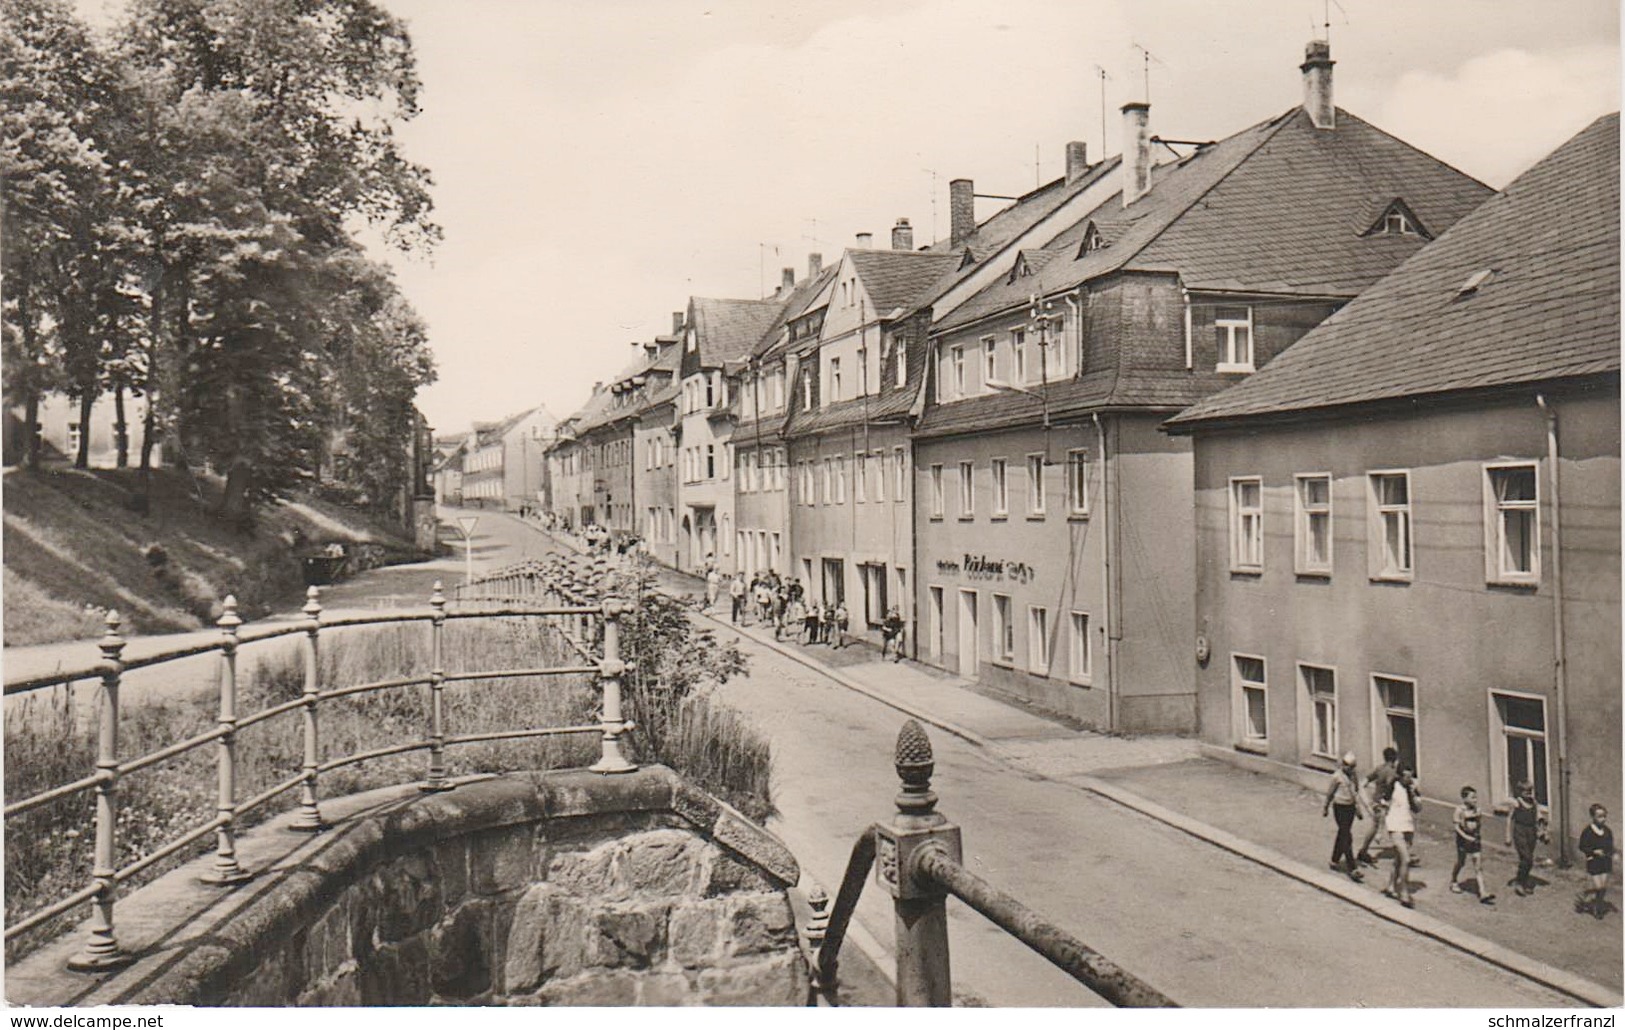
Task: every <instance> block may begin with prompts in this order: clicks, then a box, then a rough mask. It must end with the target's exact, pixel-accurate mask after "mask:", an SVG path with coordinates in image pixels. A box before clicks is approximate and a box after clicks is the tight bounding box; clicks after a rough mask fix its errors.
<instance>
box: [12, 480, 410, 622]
mask: <svg viewBox="0 0 1625 1030" xmlns="http://www.w3.org/2000/svg"><path fill="white" fill-rule="evenodd" d="M135 485H136V473H135V472H133V471H130V470H122V471H117V472H114V471H106V470H98V471H91V472H81V471H75V470H72V469H47V470H44V471H41V472H38V473H30V472H24V471H19V470H12V471H8V472H7V473H6V475H5V478H4V480H3V485H0V501H3V508H0V511H3V515H4V539H3V543H4V554H3V557H4V570H5V582H4V588H5V596H4V616H5V618H4V623H5V643H6V644H7V645H8V646H9V645H22V644H39V643H49V642H52V641H57V640H78V639H86V638H89V637H94V636H96V635H98V634H99V633H100V632H101V630H102V620H103V617H104V616H105V614H106V611H107V609H109V608H116V609H118V612H119V614H120V616H122V618H123V620H124V626H125V631H126V632H132V633H161V632H167V631H173V630H187V629H197V628H198V627H200V626H203V625H205V624H207V623H211V622H212V621H213V620H214V619H215V618H216V617H218V616H219V614H220V601H221V599H222V598H224V597H225V596H226V595H227V594H235V595H236V597H237V601H238V603H239V606H240V609H241V611H242V614H243V617H244V618H245V619H246V618H252V617H255V616H260V615H264V614H267V613H268V612H270V611H271V610H272V609H273V608H278V607H283V606H286V605H289V604H297V601H298V598H299V596H300V594H301V592H302V591H303V589H304V581H303V577H302V573H301V568H300V562H299V554H301V553H303V552H306V551H308V550H311V549H313V548H317V547H320V546H322V545H325V544H327V543H329V542H342V543H345V544H347V545H352V552H353V553H354V552H355V550H356V548H354V547H353V545H355V544H367V545H370V546H367V547H365V548H362V549H361V550H364V551H365V552H367V554H368V555H369V556H370V557H371V559H372V560H373V561H374V562H375V563H377V562H398V561H407V560H413V559H415V558H417V557H420V555H419V554H418V553H417V552H415V551H414V549H413V546H412V544H411V542H410V541H408V540H406V539H405V538H403V537H402V536H400V535H399V534H398V533H395V532H392V531H391V530H389V529H387V528H385V527H381V526H379V525H377V524H376V523H374V522H371V521H369V520H368V519H367V518H366V517H365V516H363V515H361V514H358V513H355V512H350V511H346V510H344V509H342V508H338V507H336V506H333V505H330V504H324V503H321V502H318V501H314V500H301V501H300V502H298V503H283V504H277V505H272V506H268V507H266V508H264V509H262V510H261V512H260V513H259V516H258V518H257V520H256V525H255V526H254V528H253V529H252V530H251V531H243V530H239V529H236V528H234V527H232V526H229V525H227V524H225V523H223V522H220V521H218V520H216V519H215V518H214V517H212V516H211V515H210V514H209V509H210V506H211V505H212V503H213V502H214V501H215V499H216V497H217V496H218V489H219V485H218V483H217V482H215V481H211V480H209V479H208V478H207V477H203V476H197V477H192V476H188V475H187V474H186V473H184V472H180V471H177V470H172V469H164V470H158V471H154V472H153V473H152V484H151V490H150V500H149V503H148V505H147V509H146V511H145V512H144V513H143V512H140V511H138V510H137V508H138V505H136V503H135V493H134V488H135Z"/></svg>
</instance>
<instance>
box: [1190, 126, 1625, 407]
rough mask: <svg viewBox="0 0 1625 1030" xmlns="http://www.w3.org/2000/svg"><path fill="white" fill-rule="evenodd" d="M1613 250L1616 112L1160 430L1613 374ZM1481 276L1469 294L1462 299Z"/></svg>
mask: <svg viewBox="0 0 1625 1030" xmlns="http://www.w3.org/2000/svg"><path fill="white" fill-rule="evenodd" d="M1339 128H1341V122H1340V123H1339ZM1409 199H1410V198H1409V197H1407V200H1409ZM1418 215H1419V216H1420V217H1422V218H1423V219H1424V220H1426V219H1428V217H1429V216H1428V215H1427V214H1424V213H1422V212H1421V211H1418ZM1430 224H1431V223H1430ZM1619 246H1620V237H1619V115H1618V114H1617V113H1616V114H1612V115H1608V116H1606V117H1603V118H1600V119H1598V120H1597V121H1595V122H1593V123H1592V124H1591V125H1590V126H1589V127H1588V128H1586V129H1585V130H1584V131H1582V132H1581V133H1580V134H1579V135H1577V136H1575V137H1574V138H1573V139H1571V140H1569V141H1568V142H1567V143H1565V144H1563V146H1561V147H1559V148H1558V149H1557V150H1556V151H1554V152H1553V153H1552V154H1550V155H1549V156H1547V157H1546V158H1545V159H1544V160H1542V161H1541V162H1540V163H1539V164H1537V165H1535V166H1534V167H1533V168H1531V169H1530V170H1529V171H1527V172H1525V173H1524V174H1523V175H1521V176H1519V177H1518V179H1517V180H1516V181H1515V182H1513V183H1512V184H1511V185H1510V186H1508V187H1507V188H1506V189H1505V190H1504V191H1503V192H1502V193H1500V194H1497V195H1496V196H1494V197H1492V198H1491V199H1490V200H1488V201H1486V202H1485V203H1484V204H1482V205H1481V206H1480V207H1478V208H1477V209H1476V210H1475V211H1473V212H1472V213H1471V214H1469V215H1467V216H1466V217H1465V218H1463V219H1462V220H1461V221H1460V222H1458V223H1457V224H1456V225H1455V226H1453V227H1452V228H1450V229H1449V230H1448V231H1446V232H1444V233H1443V234H1442V235H1441V236H1440V237H1439V238H1438V239H1437V240H1436V241H1435V242H1434V243H1432V244H1431V245H1430V246H1428V247H1427V248H1426V249H1424V250H1422V251H1421V252H1419V253H1418V254H1416V255H1415V256H1413V257H1412V258H1411V259H1410V260H1408V261H1406V262H1405V263H1404V264H1403V265H1401V266H1400V267H1399V268H1398V269H1396V270H1395V271H1394V272H1393V274H1391V275H1389V276H1388V277H1387V278H1385V279H1383V280H1382V281H1381V282H1379V283H1377V284H1376V285H1375V286H1373V287H1371V289H1369V290H1367V291H1366V292H1365V293H1363V294H1362V295H1361V296H1360V297H1358V298H1357V299H1355V300H1354V301H1352V302H1351V303H1349V304H1348V305H1347V306H1346V307H1344V308H1343V309H1342V310H1341V311H1339V312H1338V313H1337V314H1335V315H1333V316H1332V317H1331V318H1329V319H1327V320H1326V321H1325V322H1324V323H1322V324H1321V325H1320V326H1319V327H1318V328H1317V329H1315V330H1314V331H1312V332H1310V333H1309V334H1308V335H1307V336H1305V337H1304V338H1303V339H1302V340H1299V341H1298V342H1297V343H1296V344H1294V345H1293V346H1291V347H1289V348H1288V349H1287V350H1286V351H1284V352H1283V353H1282V354H1281V355H1280V356H1279V357H1277V358H1276V359H1275V360H1274V361H1272V362H1270V363H1269V365H1268V366H1266V367H1265V368H1264V369H1262V370H1261V371H1259V372H1258V373H1257V374H1256V375H1253V376H1251V377H1250V378H1248V379H1247V380H1246V381H1244V382H1242V383H1240V384H1238V385H1236V386H1234V387H1232V388H1230V389H1228V390H1226V391H1224V392H1222V393H1220V394H1217V395H1215V396H1214V397H1212V398H1210V399H1208V400H1206V401H1204V402H1202V403H1200V404H1197V405H1196V406H1194V407H1193V408H1191V409H1190V410H1188V411H1186V412H1183V413H1182V414H1180V415H1179V416H1178V417H1177V418H1175V419H1173V420H1171V421H1170V423H1169V425H1170V427H1191V428H1196V427H1199V426H1200V425H1201V424H1202V423H1204V422H1211V421H1214V420H1221V419H1243V418H1247V417H1249V416H1268V415H1275V416H1279V415H1281V414H1284V413H1288V412H1297V411H1305V410H1312V409H1321V408H1329V407H1340V406H1344V405H1350V404H1359V403H1362V402H1371V401H1384V400H1394V399H1400V398H1411V397H1419V396H1426V395H1430V394H1441V393H1448V392H1452V391H1459V390H1472V389H1480V388H1487V387H1497V386H1511V385H1517V384H1521V383H1534V382H1541V381H1545V380H1551V379H1557V378H1564V377H1570V376H1580V375H1587V374H1594V373H1605V372H1617V371H1618V370H1619V367H1620V354H1619V348H1620V333H1619V305H1620V292H1619V291H1620V277H1619V260H1620V257H1619ZM1486 269H1487V270H1490V273H1491V274H1490V276H1489V277H1488V279H1487V280H1485V281H1484V282H1483V283H1482V284H1481V285H1479V286H1478V287H1477V289H1475V290H1471V291H1469V292H1460V291H1461V288H1462V286H1463V285H1464V284H1465V283H1466V282H1467V281H1468V279H1469V277H1471V276H1473V275H1475V273H1478V272H1481V271H1484V270H1486Z"/></svg>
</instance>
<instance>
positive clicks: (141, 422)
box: [4, 393, 164, 468]
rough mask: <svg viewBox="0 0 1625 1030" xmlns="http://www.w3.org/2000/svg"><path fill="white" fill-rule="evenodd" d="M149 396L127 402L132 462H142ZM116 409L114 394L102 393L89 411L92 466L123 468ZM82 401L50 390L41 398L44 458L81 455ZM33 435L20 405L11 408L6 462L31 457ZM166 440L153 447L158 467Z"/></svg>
mask: <svg viewBox="0 0 1625 1030" xmlns="http://www.w3.org/2000/svg"><path fill="white" fill-rule="evenodd" d="M146 413H147V399H146V398H145V397H126V398H125V400H124V418H125V423H126V428H125V432H126V434H127V435H128V451H127V458H128V461H129V466H130V467H131V468H135V467H137V466H139V465H140V464H141V443H142V433H143V431H144V426H145V425H146ZM115 418H116V408H115V406H114V403H113V398H112V397H111V396H102V397H98V398H97V399H96V403H95V404H94V405H93V406H92V407H91V409H90V454H89V459H90V462H89V463H90V467H91V468H116V467H117V466H118V434H117V429H116V427H115V424H114V420H115ZM81 432H82V429H81V427H80V424H79V402H78V401H77V400H74V399H73V398H71V397H69V396H68V395H67V394H63V393H47V394H45V395H43V396H42V397H41V398H40V405H39V433H40V444H41V457H42V458H43V459H45V460H48V461H69V462H71V461H73V460H74V459H75V458H77V457H78V455H79V438H80V434H81ZM27 448H28V435H27V433H26V432H25V426H24V425H23V409H22V407H21V405H17V406H13V407H10V408H8V409H7V411H6V418H5V458H4V460H5V464H7V465H20V464H22V463H23V461H24V460H25V458H26V457H27ZM163 450H164V448H163V443H162V442H161V441H160V442H157V443H155V444H154V445H153V449H152V464H153V466H154V467H157V466H160V465H162V464H163Z"/></svg>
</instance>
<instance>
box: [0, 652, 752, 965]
mask: <svg viewBox="0 0 1625 1030" xmlns="http://www.w3.org/2000/svg"><path fill="white" fill-rule="evenodd" d="M429 634H430V631H429V629H428V627H427V626H426V625H425V624H422V623H419V624H415V625H409V626H398V627H380V628H370V629H350V630H343V631H332V632H330V633H328V634H324V635H323V637H322V641H321V666H320V675H321V677H322V683H323V684H324V686H329V687H331V686H339V685H349V684H359V683H371V682H377V681H381V680H386V679H395V678H407V677H410V676H421V675H424V674H425V670H427V669H428V668H429V639H430V636H429ZM261 646H265V647H272V646H277V645H275V644H271V643H267V644H265V645H261ZM578 661H579V659H578V657H577V656H575V654H574V653H573V652H571V651H568V650H567V648H566V645H565V644H564V643H563V641H562V640H560V639H559V637H558V636H557V635H556V634H555V633H554V631H552V630H551V629H550V628H548V627H545V626H543V625H541V624H539V623H537V622H528V621H527V622H516V621H506V622H496V621H492V622H483V621H481V622H461V621H459V622H452V623H448V624H447V627H446V630H445V667H446V669H447V670H448V671H451V672H455V671H458V670H470V671H473V670H479V669H502V668H527V667H536V666H538V665H550V666H551V665H564V664H575V663H577V662H578ZM245 665H246V663H245ZM303 678H304V673H303V658H302V655H301V653H300V651H299V648H298V646H297V645H295V646H290V647H286V648H284V650H283V652H282V653H280V654H278V655H277V656H276V657H274V658H271V659H267V660H266V661H265V662H264V663H263V664H261V665H260V667H259V669H258V671H257V672H256V673H255V674H254V675H252V676H251V677H244V682H243V683H242V684H241V685H240V690H239V704H238V713H239V716H240V717H241V716H246V715H249V714H252V713H254V712H256V711H260V710H262V709H265V708H268V707H270V706H272V705H275V704H279V703H281V702H284V701H287V700H291V699H292V698H294V697H296V696H298V695H299V693H300V691H301V690H302V688H303ZM633 679H637V677H634V678H633ZM629 688H630V690H631V691H632V696H631V697H629V698H628V701H629V702H630V704H631V706H632V708H633V709H634V710H635V711H637V712H638V713H639V715H640V717H644V718H650V719H651V720H654V722H653V723H652V724H651V725H650V726H649V727H647V729H646V728H645V727H643V726H639V728H638V729H637V730H635V731H634V732H633V734H632V736H631V739H630V741H629V744H630V748H631V751H632V753H633V756H634V757H635V758H636V759H637V760H638V761H641V762H649V761H656V762H661V763H664V764H666V765H668V766H670V767H672V768H673V769H675V770H677V771H678V772H679V773H682V774H683V775H685V776H687V777H688V778H689V779H690V780H691V781H693V782H696V783H698V784H699V785H700V786H702V787H704V788H706V789H708V790H710V791H712V792H713V793H715V794H717V795H719V796H721V797H723V798H724V799H726V800H728V801H730V802H731V803H733V804H734V805H735V806H736V807H739V808H740V809H741V810H743V811H744V812H745V813H746V814H747V815H749V816H751V817H753V818H757V819H760V818H763V817H765V816H766V815H767V814H768V813H769V812H770V811H771V807H770V804H769V801H768V795H767V784H768V778H769V757H768V745H767V743H766V741H765V740H763V739H762V738H761V737H760V736H758V735H757V734H756V733H755V732H754V731H753V730H751V729H750V728H749V727H748V726H747V725H746V724H745V723H744V722H743V721H742V720H741V718H740V717H739V716H738V715H737V714H736V713H734V712H732V711H731V710H728V709H724V708H720V707H717V706H714V705H713V704H711V703H710V701H709V699H708V697H707V696H706V693H705V692H704V691H703V690H702V691H698V692H691V693H690V694H689V696H688V697H686V698H685V699H684V700H683V701H682V702H681V703H673V701H672V699H671V696H670V694H669V692H662V691H660V690H659V688H658V687H657V686H656V685H655V684H654V683H653V682H650V683H649V684H648V685H647V686H646V687H640V686H639V685H638V684H637V683H632V682H629ZM644 691H649V692H660V693H661V694H662V696H661V698H660V700H659V701H658V702H656V701H653V700H652V699H651V698H650V697H648V696H645V695H643V692H644ZM428 699H429V690H428V688H427V687H416V688H402V689H397V690H390V691H380V692H377V693H369V694H360V695H353V696H351V697H347V698H340V699H334V700H332V701H329V702H326V703H324V704H323V705H322V708H321V724H320V725H321V741H322V757H323V759H324V760H326V759H329V758H333V757H337V756H341V755H346V754H352V753H355V752H359V751H364V750H369V749H372V748H377V747H381V746H384V745H387V744H394V743H402V742H405V741H408V740H420V739H426V738H427V736H428V727H429V700H428ZM445 701H446V726H447V731H448V733H451V734H464V733H479V732H483V731H492V730H499V729H516V728H524V727H541V726H572V725H588V724H592V723H595V722H596V721H597V714H596V711H597V705H598V691H597V688H596V685H595V684H594V682H593V679H592V677H587V676H584V677H547V678H542V679H539V680H473V681H468V682H458V683H454V684H450V685H448V686H447V687H446V688H445ZM215 716H216V708H215V704H214V702H213V701H211V700H197V701H164V702H154V703H149V704H142V705H131V706H128V707H127V708H126V709H125V710H124V712H123V717H122V719H121V726H120V748H119V750H120V755H121V757H124V758H126V759H127V758H130V757H133V756H136V755H140V754H145V753H148V752H151V751H155V750H157V749H158V748H160V747H163V746H165V745H168V744H171V743H174V742H176V741H179V740H183V739H186V738H187V737H190V736H193V735H196V734H198V733H202V732H205V731H207V730H209V729H211V728H212V727H213V726H214V725H215V724H216V723H215ZM598 748H599V739H598V737H597V736H596V735H594V734H587V735H579V736H570V737H555V738H545V737H544V738H539V739H531V740H517V741H493V742H487V743H478V744H468V745H461V746H456V747H450V748H448V749H447V751H446V756H447V764H448V767H449V770H450V772H451V774H452V775H454V776H455V775H463V774H467V773H473V772H502V771H508V770H514V769H549V768H567V767H577V766H583V765H589V764H591V763H592V762H593V761H595V760H596V758H597V756H598ZM5 749H6V763H5V796H6V798H7V799H8V800H20V799H22V798H26V797H30V796H32V795H34V794H37V793H39V792H40V791H43V790H46V789H49V788H50V787H53V786H56V785H58V784H61V783H67V782H70V781H72V780H75V779H78V778H79V777H82V776H84V775H86V774H87V773H88V772H89V771H91V769H92V768H93V767H94V763H95V752H96V747H95V732H94V728H93V727H90V726H84V725H76V723H75V718H74V714H73V711H72V705H71V702H70V701H69V700H68V698H67V697H66V695H65V693H63V692H60V691H59V692H56V693H54V694H48V695H40V696H38V697H37V698H36V699H35V700H33V701H31V702H28V703H27V706H26V707H24V708H20V709H19V708H14V709H12V710H11V711H8V713H7V718H6V720H5ZM303 755H304V744H303V723H302V721H301V716H300V713H299V712H298V711H297V710H296V711H293V712H289V713H286V714H284V715H282V716H279V717H276V718H274V719H270V720H267V721H266V722H262V723H259V724H257V725H255V726H251V727H248V728H246V729H244V730H243V731H242V732H241V733H240V734H239V736H238V743H237V797H238V799H239V800H242V799H245V798H249V797H252V796H253V795H255V794H257V793H259V792H260V791H261V790H264V789H267V788H269V787H270V786H272V785H274V784H276V783H279V782H281V781H283V780H285V779H287V778H288V777H289V776H291V775H293V774H294V773H295V772H297V771H298V769H299V766H300V763H301V761H302V760H303ZM216 758H217V756H216V748H215V746H214V745H206V746H204V747H201V748H197V749H195V750H193V751H191V752H188V753H187V754H185V755H183V756H180V757H177V758H174V759H171V760H169V761H167V762H162V763H160V764H158V765H156V766H153V767H150V768H148V769H143V770H141V771H139V772H137V773H134V774H133V775H130V776H128V777H125V778H124V779H123V780H121V781H120V785H119V795H118V796H119V803H120V810H119V817H118V827H119V840H118V858H117V865H119V866H120V867H122V866H124V865H127V864H129V863H130V862H133V861H135V860H136V859H138V858H140V857H141V856H143V855H145V854H149V853H151V852H152V851H154V850H156V849H157V848H158V847H159V846H161V845H162V844H163V843H165V842H166V841H169V840H173V839H175V838H176V837H179V836H180V835H181V834H183V833H184V832H186V831H187V830H189V829H191V828H192V827H195V826H197V825H200V824H201V823H204V822H206V821H207V820H208V819H209V818H211V817H212V816H213V815H214V813H215V802H216V798H215V789H216V788H215V763H216ZM427 761H428V757H427V752H415V753H410V754H404V755H394V756H390V757H387V758H380V759H375V760H373V761H370V762H365V763H361V764H359V765H354V766H349V767H346V768H343V769H339V770H335V771H333V772H330V773H327V774H324V775H323V776H322V779H321V793H322V794H323V795H324V796H337V795H341V794H347V793H353V792H355V791H360V790H367V789H370V788H373V787H379V786H385V785H388V784H396V783H406V782H412V781H414V780H417V779H420V778H421V777H422V776H423V774H424V772H425V770H426V768H427ZM297 802H298V791H297V789H295V790H293V791H290V792H288V793H286V794H283V795H282V796H281V797H279V798H277V799H276V800H275V801H273V802H271V803H270V804H269V805H267V806H266V807H264V808H261V809H260V810H258V811H257V812H255V813H253V814H251V815H250V816H248V817H246V818H245V819H244V820H243V824H244V825H252V824H254V823H256V822H260V821H263V820H264V819H266V818H268V817H269V816H271V815H272V814H275V813H277V812H281V811H285V810H287V809H288V808H291V807H293V806H294V805H296V804H297ZM94 811H95V799H94V794H93V793H90V792H86V793H82V794H79V795H77V796H75V797H72V798H68V799H64V800H61V801H58V802H55V803H53V804H49V805H45V806H43V807H42V808H39V809H36V810H34V811H32V812H28V813H25V814H24V815H22V816H20V817H18V818H16V819H13V820H10V821H8V822H7V824H6V833H5V861H6V866H5V888H6V922H7V923H8V924H10V923H12V922H14V921H16V920H17V919H18V918H21V917H23V916H26V915H28V914H29V913H31V912H34V911H37V910H38V909H40V908H42V907H44V906H45V905H47V904H49V903H51V902H52V901H54V900H56V899H58V898H61V897H65V896H66V895H68V894H71V893H72V892H73V891H75V890H77V889H79V888H81V887H83V886H85V885H86V884H87V883H88V882H89V876H90V868H91V857H92V854H93V844H94V836H95V829H94V825H95V824H94ZM212 847H213V840H212V838H210V839H209V840H207V841H205V842H202V843H200V844H199V845H198V846H196V847H195V848H193V849H191V850H189V851H185V852H183V853H182V854H181V855H179V856H176V857H175V858H172V859H170V860H168V861H166V862H160V863H157V864H156V865H154V866H152V867H150V868H149V869H147V870H145V871H144V872H143V873H141V874H139V875H138V876H136V877H134V878H133V879H132V880H131V881H129V882H128V883H126V884H125V885H123V887H121V890H129V889H133V888H134V887H137V886H140V884H142V883H145V882H148V881H150V880H151V879H153V878H155V877H157V876H158V875H161V874H162V873H163V872H165V871H167V870H169V869H172V868H174V867H175V866H176V865H177V864H179V863H180V862H181V861H184V860H186V859H188V858H192V857H196V856H197V855H200V854H202V853H204V852H206V851H208V850H210V849H212ZM83 914H84V910H83V908H80V909H77V910H75V911H73V912H71V913H69V914H67V915H65V916H63V917H61V918H59V919H57V920H55V921H53V922H51V923H48V924H45V925H43V926H41V927H40V928H38V929H37V930H35V931H33V932H32V933H30V934H26V935H24V936H23V937H22V938H19V939H18V940H17V941H14V942H13V943H12V944H11V945H9V946H8V947H7V949H6V952H7V960H8V961H10V960H14V959H16V958H18V957H20V956H21V955H23V954H26V953H27V952H28V951H30V950H33V948H35V947H38V946H39V945H40V944H41V943H43V942H44V941H46V940H48V939H50V938H52V937H54V936H55V935H56V934H58V933H61V932H62V931H63V930H65V929H67V928H68V926H69V925H70V924H71V923H72V922H74V921H76V920H78V919H80V918H82V917H83Z"/></svg>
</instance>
